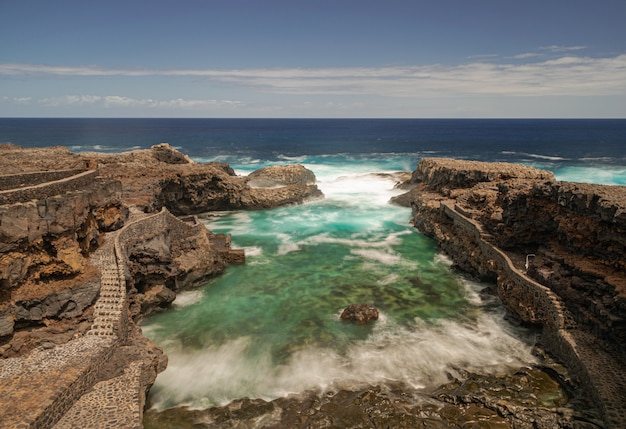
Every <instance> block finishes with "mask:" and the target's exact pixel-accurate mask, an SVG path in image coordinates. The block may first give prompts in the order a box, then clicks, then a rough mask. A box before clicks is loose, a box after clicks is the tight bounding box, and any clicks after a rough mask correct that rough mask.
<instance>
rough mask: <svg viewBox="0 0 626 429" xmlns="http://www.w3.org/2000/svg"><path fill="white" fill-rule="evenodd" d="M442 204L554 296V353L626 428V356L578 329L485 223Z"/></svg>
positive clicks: (611, 422) (550, 323) (548, 325)
mask: <svg viewBox="0 0 626 429" xmlns="http://www.w3.org/2000/svg"><path fill="white" fill-rule="evenodd" d="M442 205H444V206H445V207H444V209H445V211H446V214H448V216H450V217H451V218H453V219H455V218H456V219H459V220H460V221H461V222H462V223H465V224H466V225H470V226H471V228H472V229H473V231H474V232H475V235H476V237H477V238H478V239H479V240H480V241H482V242H483V243H484V245H485V246H488V247H489V248H490V249H491V250H492V253H494V254H500V255H501V258H499V259H501V262H502V263H504V264H505V265H507V268H508V270H509V271H510V272H512V273H514V274H515V275H516V276H517V277H519V278H520V279H523V281H524V282H525V283H526V284H527V285H528V286H529V287H532V285H533V284H534V285H536V288H535V291H536V293H537V294H539V293H541V291H540V290H539V288H541V289H546V290H547V291H548V293H549V294H550V295H551V296H553V298H554V299H555V300H556V301H555V302H552V303H551V304H553V305H552V306H551V308H550V311H547V313H549V314H546V315H545V316H546V320H544V323H543V325H544V330H543V335H544V336H545V337H550V338H551V342H552V343H553V344H558V345H559V348H560V350H558V351H554V350H553V352H555V354H557V356H558V357H559V358H560V359H562V360H564V361H565V363H566V364H567V365H568V366H569V367H571V369H573V373H575V374H577V375H578V377H579V378H580V379H581V381H582V382H583V384H584V386H585V387H586V388H587V390H588V391H589V393H590V394H591V395H592V396H593V400H594V402H595V403H596V405H597V406H598V407H599V408H600V410H601V412H602V413H603V416H604V420H605V423H606V424H607V428H615V429H622V428H626V378H625V376H626V359H624V358H623V357H622V356H621V355H620V354H619V353H613V352H611V349H610V348H609V347H608V346H604V345H603V344H602V343H601V342H599V341H598V340H597V338H596V337H595V336H593V335H591V334H589V333H587V332H585V331H583V330H582V329H580V328H578V327H577V326H576V323H575V322H574V320H573V317H572V316H571V315H570V314H569V312H568V311H567V309H566V308H565V306H564V305H563V303H562V302H561V300H560V298H558V297H557V296H556V294H554V292H552V291H551V290H550V289H548V288H546V287H545V286H543V285H540V284H537V282H535V281H534V280H532V279H530V278H529V277H528V276H526V274H525V273H524V272H522V271H521V270H519V269H518V268H517V267H515V265H514V264H513V262H512V261H511V260H510V259H509V258H508V257H507V256H506V255H505V254H504V252H502V251H501V250H500V249H499V248H498V247H496V246H495V245H494V244H493V240H491V239H490V236H489V234H485V233H484V232H483V231H482V228H481V225H480V224H479V223H477V222H476V221H474V220H473V219H471V218H469V217H468V216H467V215H466V213H465V212H464V210H462V209H461V210H459V207H458V206H454V205H451V204H449V203H444V202H442ZM535 296H537V295H535ZM553 313H558V314H553ZM546 339H547V338H546Z"/></svg>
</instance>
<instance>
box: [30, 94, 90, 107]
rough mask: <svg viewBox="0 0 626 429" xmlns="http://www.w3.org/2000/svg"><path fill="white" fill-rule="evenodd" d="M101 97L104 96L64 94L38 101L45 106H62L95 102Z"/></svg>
mask: <svg viewBox="0 0 626 429" xmlns="http://www.w3.org/2000/svg"><path fill="white" fill-rule="evenodd" d="M28 98H31V97H28ZM101 99H102V97H99V96H97V95H64V96H61V97H48V98H42V99H39V100H37V102H38V103H39V104H41V105H43V106H48V107H60V106H76V105H89V104H95V103H97V102H98V101H100V100H101Z"/></svg>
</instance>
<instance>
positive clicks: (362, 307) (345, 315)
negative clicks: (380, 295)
mask: <svg viewBox="0 0 626 429" xmlns="http://www.w3.org/2000/svg"><path fill="white" fill-rule="evenodd" d="M378 316H379V314H378V309H377V308H376V307H373V306H371V305H367V304H351V305H350V306H348V307H346V308H345V309H344V310H343V311H342V312H341V320H348V321H351V322H356V323H358V324H359V325H364V324H366V323H369V322H371V321H373V320H378Z"/></svg>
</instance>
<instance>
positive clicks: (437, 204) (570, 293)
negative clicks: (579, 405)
mask: <svg viewBox="0 0 626 429" xmlns="http://www.w3.org/2000/svg"><path fill="white" fill-rule="evenodd" d="M411 182H412V184H413V185H416V187H415V188H414V189H413V190H411V191H409V193H407V194H406V195H404V196H402V197H401V198H399V199H397V200H396V202H397V203H404V204H407V205H410V206H411V207H412V209H413V217H412V222H413V224H414V225H415V227H416V228H418V229H419V230H421V231H422V232H424V233H425V234H427V235H429V236H431V237H433V238H434V239H435V240H436V241H437V242H438V244H439V246H440V247H441V248H442V250H443V251H445V252H446V253H447V254H448V255H450V256H451V257H452V259H453V260H454V262H455V264H456V265H457V266H458V267H459V268H461V269H463V270H465V271H467V272H469V273H472V274H474V275H476V276H477V277H479V278H481V279H484V280H487V281H492V282H494V283H497V289H498V295H499V296H500V298H501V299H502V301H503V302H504V303H505V305H506V306H507V308H508V309H509V310H510V311H511V312H512V314H513V315H515V316H516V317H518V318H519V319H520V320H521V321H523V322H527V323H532V324H537V325H541V326H543V338H542V341H544V343H545V345H546V347H547V349H548V350H549V351H551V352H552V353H554V354H555V355H557V356H558V357H559V358H560V359H562V360H564V361H565V362H567V364H568V365H569V366H570V367H571V368H572V369H573V370H574V371H576V372H577V374H576V376H578V377H580V379H581V380H583V381H584V383H583V384H584V385H585V388H586V389H588V392H589V394H590V396H591V397H593V398H594V400H595V402H596V405H597V406H598V407H599V408H600V409H601V410H602V413H603V418H604V420H605V424H606V425H607V426H609V427H620V426H621V425H623V424H624V423H625V422H626V412H625V411H624V408H623V403H624V402H625V401H626V384H624V383H623V382H622V380H623V377H622V375H623V374H624V373H626V358H625V357H626V265H625V264H624V261H626V246H625V244H626V216H625V213H626V187H623V186H604V185H590V184H580V183H569V182H558V181H556V180H555V179H554V177H553V175H552V174H551V173H550V172H546V171H541V170H536V169H532V168H530V167H526V166H521V165H514V164H501V163H480V162H475V161H462V160H451V159H438V158H430V159H422V160H421V161H420V163H419V165H418V168H417V170H416V171H415V172H414V173H413V177H412V179H411ZM620 374H621V375H620ZM620 392H621V393H620ZM620 404H622V405H620Z"/></svg>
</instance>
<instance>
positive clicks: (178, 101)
mask: <svg viewBox="0 0 626 429" xmlns="http://www.w3.org/2000/svg"><path fill="white" fill-rule="evenodd" d="M625 23H626V1H625V0H597V1H591V0H567V1H564V0H558V1H557V0H542V1H536V0H527V1H509V0H431V1H422V0H412V1H409V0H402V1H401V0H385V1H371V0H332V1H326V0H315V1H313V0H309V1H296V0H291V1H287V0H223V1H212V0H178V1H162V0H151V1H146V0H126V1H117V0H109V1H88V0H82V1H68V0H55V1H48V0H46V1H41V0H40V1H36V0H20V1H15V0H0V116H2V117H14V116H18V117H24V116H25V117H34V116H46V117H56V116H65V117H67V116H69V117H82V116H87V117H416V118H441V117H443V118H450V117H470V118H473V117H487V118H491V117H593V118H595V117H611V118H615V117H618V118H625V117H626V24H625Z"/></svg>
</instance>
